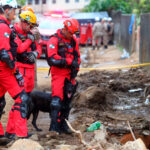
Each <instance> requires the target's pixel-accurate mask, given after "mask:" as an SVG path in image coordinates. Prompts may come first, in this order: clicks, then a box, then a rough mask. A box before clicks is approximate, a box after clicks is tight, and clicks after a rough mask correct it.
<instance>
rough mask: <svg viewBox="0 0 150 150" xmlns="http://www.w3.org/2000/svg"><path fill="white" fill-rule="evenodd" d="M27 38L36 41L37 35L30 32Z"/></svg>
mask: <svg viewBox="0 0 150 150" xmlns="http://www.w3.org/2000/svg"><path fill="white" fill-rule="evenodd" d="M27 39H30V40H32V42H34V41H35V36H34V35H33V34H30V33H28V34H27Z"/></svg>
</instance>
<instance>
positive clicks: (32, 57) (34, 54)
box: [27, 51, 38, 64]
mask: <svg viewBox="0 0 150 150" xmlns="http://www.w3.org/2000/svg"><path fill="white" fill-rule="evenodd" d="M27 55H28V56H27V58H28V61H29V63H31V64H34V63H35V60H36V58H37V56H38V52H36V51H31V52H28V54H27Z"/></svg>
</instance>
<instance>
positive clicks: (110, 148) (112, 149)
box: [106, 147, 115, 150]
mask: <svg viewBox="0 0 150 150" xmlns="http://www.w3.org/2000/svg"><path fill="white" fill-rule="evenodd" d="M106 150H115V149H114V148H112V147H109V148H107V149H106Z"/></svg>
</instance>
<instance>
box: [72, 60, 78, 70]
mask: <svg viewBox="0 0 150 150" xmlns="http://www.w3.org/2000/svg"><path fill="white" fill-rule="evenodd" d="M71 67H73V68H79V64H78V62H77V61H76V60H73V61H72V64H71Z"/></svg>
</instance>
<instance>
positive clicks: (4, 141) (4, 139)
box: [0, 135, 12, 146]
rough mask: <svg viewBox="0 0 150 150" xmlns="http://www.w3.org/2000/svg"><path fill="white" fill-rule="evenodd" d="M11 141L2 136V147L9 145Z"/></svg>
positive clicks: (0, 143)
mask: <svg viewBox="0 0 150 150" xmlns="http://www.w3.org/2000/svg"><path fill="white" fill-rule="evenodd" d="M11 141H12V140H11V139H8V138H7V137H5V136H4V135H0V145H3V146H5V145H7V144H8V143H9V142H11Z"/></svg>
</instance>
